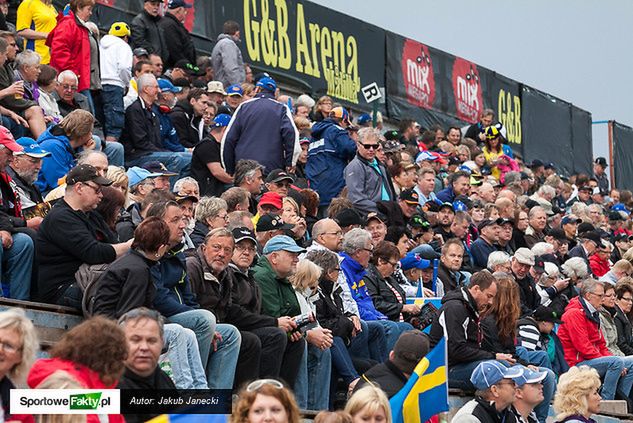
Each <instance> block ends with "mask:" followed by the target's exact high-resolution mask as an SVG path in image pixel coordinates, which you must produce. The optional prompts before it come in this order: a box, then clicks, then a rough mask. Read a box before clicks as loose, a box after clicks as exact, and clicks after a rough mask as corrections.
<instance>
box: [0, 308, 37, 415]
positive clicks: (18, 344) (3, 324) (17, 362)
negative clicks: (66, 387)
mask: <svg viewBox="0 0 633 423" xmlns="http://www.w3.org/2000/svg"><path fill="white" fill-rule="evenodd" d="M38 345H39V343H38V340H37V334H36V333H35V327H34V326H33V323H32V322H31V320H30V319H29V318H27V317H26V316H25V314H24V311H23V310H22V309H18V308H11V309H9V310H7V311H3V312H0V346H1V347H2V349H1V350H0V398H1V399H2V408H3V409H4V410H3V411H4V419H5V421H9V420H21V417H20V416H18V415H11V414H9V392H10V390H11V389H14V388H15V387H16V385H17V386H20V385H24V381H25V379H26V375H27V373H28V372H29V369H30V368H31V365H32V364H33V362H34V361H35V354H36V353H37V350H38Z"/></svg>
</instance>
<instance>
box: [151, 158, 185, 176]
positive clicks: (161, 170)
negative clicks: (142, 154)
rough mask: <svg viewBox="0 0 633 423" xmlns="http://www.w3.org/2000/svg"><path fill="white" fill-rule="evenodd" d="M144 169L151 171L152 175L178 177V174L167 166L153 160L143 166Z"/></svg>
mask: <svg viewBox="0 0 633 423" xmlns="http://www.w3.org/2000/svg"><path fill="white" fill-rule="evenodd" d="M143 169H146V170H149V171H150V172H152V173H158V176H177V175H178V174H177V173H176V172H172V171H171V170H169V169H167V166H165V165H164V164H162V163H161V162H159V161H158V160H153V161H151V162H147V163H145V164H144V165H143Z"/></svg>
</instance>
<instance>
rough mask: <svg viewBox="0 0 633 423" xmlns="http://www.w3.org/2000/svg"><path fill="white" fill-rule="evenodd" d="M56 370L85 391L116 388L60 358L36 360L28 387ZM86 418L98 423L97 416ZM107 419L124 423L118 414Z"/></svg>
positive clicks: (33, 385) (87, 370)
mask: <svg viewBox="0 0 633 423" xmlns="http://www.w3.org/2000/svg"><path fill="white" fill-rule="evenodd" d="M57 370H63V371H65V372H68V373H70V375H71V376H72V377H73V378H74V379H75V380H76V381H77V382H79V384H81V385H83V386H84V387H85V388H86V389H115V388H116V386H117V383H116V382H115V383H114V384H112V385H106V384H105V383H103V382H102V381H101V378H100V377H99V374H98V373H97V372H95V371H94V370H91V369H89V368H87V367H85V366H83V365H81V364H77V363H73V362H72V361H68V360H62V359H60V358H43V359H40V360H37V361H36V362H35V364H33V367H31V371H30V372H29V376H28V378H27V383H28V385H29V387H30V388H35V387H36V386H37V385H39V384H40V383H42V382H43V381H44V380H45V379H46V378H47V377H49V376H50V375H52V374H53V373H55V372H56V371H57ZM86 417H87V419H86V422H87V423H99V422H100V420H99V416H98V415H96V414H88V415H87V416H86ZM108 419H109V421H110V423H125V419H124V418H123V416H121V415H118V414H110V415H108Z"/></svg>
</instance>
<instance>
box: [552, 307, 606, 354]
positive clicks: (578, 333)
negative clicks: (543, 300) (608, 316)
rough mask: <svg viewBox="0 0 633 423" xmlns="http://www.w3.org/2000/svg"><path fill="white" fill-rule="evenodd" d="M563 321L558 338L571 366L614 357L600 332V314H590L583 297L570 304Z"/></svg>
mask: <svg viewBox="0 0 633 423" xmlns="http://www.w3.org/2000/svg"><path fill="white" fill-rule="evenodd" d="M561 320H562V321H563V323H564V324H563V325H561V326H560V327H559V329H558V337H559V338H560V341H561V343H562V344H563V349H564V350H565V361H567V363H568V364H569V365H570V366H575V365H576V364H578V363H580V362H582V361H586V360H592V359H594V358H600V357H606V356H611V355H613V354H611V351H609V349H608V348H607V343H606V341H605V339H604V335H603V334H602V332H601V331H600V317H599V315H598V312H597V311H596V312H595V313H593V314H592V313H590V312H589V309H588V308H587V304H586V303H585V300H584V299H583V298H582V297H575V298H573V299H572V300H571V301H570V302H569V304H568V305H567V307H566V308H565V313H563V317H562V318H561Z"/></svg>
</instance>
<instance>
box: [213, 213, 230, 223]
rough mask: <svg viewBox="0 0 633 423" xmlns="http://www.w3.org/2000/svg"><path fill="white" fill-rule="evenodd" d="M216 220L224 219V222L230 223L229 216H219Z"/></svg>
mask: <svg viewBox="0 0 633 423" xmlns="http://www.w3.org/2000/svg"><path fill="white" fill-rule="evenodd" d="M215 218H216V219H222V220H224V221H228V220H229V215H228V214H225V215H224V216H220V215H217V216H216V217H215Z"/></svg>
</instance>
